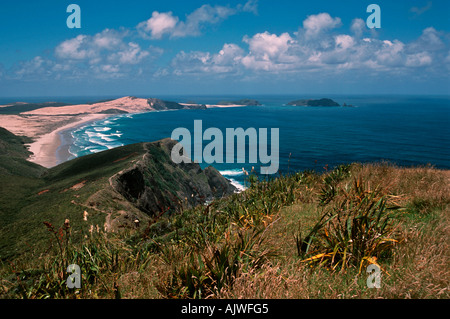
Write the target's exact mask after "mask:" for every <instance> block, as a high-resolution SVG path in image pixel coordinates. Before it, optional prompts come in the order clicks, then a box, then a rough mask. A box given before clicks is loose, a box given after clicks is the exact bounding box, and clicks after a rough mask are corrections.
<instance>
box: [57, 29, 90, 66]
mask: <svg viewBox="0 0 450 319" xmlns="http://www.w3.org/2000/svg"><path fill="white" fill-rule="evenodd" d="M87 38H88V37H87V36H86V35H81V34H80V35H78V36H77V37H75V38H73V39H69V40H66V41H64V42H62V43H61V44H59V45H58V46H57V47H56V49H55V54H56V56H57V57H58V58H61V59H74V60H83V59H86V58H87V57H89V56H92V55H93V52H92V51H90V50H87V49H83V48H82V47H83V44H84V43H85V41H86V39H87Z"/></svg>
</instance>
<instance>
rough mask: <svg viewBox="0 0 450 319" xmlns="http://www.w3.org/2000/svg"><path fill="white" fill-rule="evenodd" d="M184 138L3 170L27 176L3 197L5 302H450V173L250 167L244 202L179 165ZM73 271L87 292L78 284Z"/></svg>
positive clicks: (0, 289)
mask: <svg viewBox="0 0 450 319" xmlns="http://www.w3.org/2000/svg"><path fill="white" fill-rule="evenodd" d="M6 140H7V142H5V143H4V145H6V146H4V148H3V149H7V150H9V151H8V152H11V153H10V154H16V155H17V156H19V157H18V158H20V154H22V155H23V154H25V153H23V148H20V147H19V144H20V143H21V142H20V139H19V140H17V139H16V138H15V137H13V136H10V135H8V134H6ZM18 143H19V144H18ZM173 143H174V141H171V140H169V139H165V140H162V141H158V142H154V143H141V144H134V145H129V146H124V147H121V148H117V149H113V150H110V151H106V152H102V153H98V154H93V155H89V156H85V157H82V158H78V159H75V160H73V161H69V162H67V163H64V164H62V165H59V166H57V167H55V168H52V169H50V170H45V169H42V170H41V175H39V176H37V175H35V176H31V177H25V176H18V175H13V173H8V175H5V174H2V179H3V178H5V177H6V176H15V177H17V178H11V179H8V180H7V181H8V184H7V185H6V184H5V183H2V188H1V189H0V190H1V192H2V197H1V198H2V202H1V203H0V205H1V206H0V207H1V209H2V214H1V216H0V217H1V219H2V220H1V225H2V226H1V229H0V239H1V241H0V244H1V246H0V251H1V254H2V255H1V262H0V280H1V281H0V298H87V299H91V298H92V299H95V298H244V299H245V298H247V299H255V298H257V299H259V298H263V299H264V298H271V299H273V298H302V299H304V298H334V299H341V298H349V299H352V298H370V299H373V298H389V299H394V298H446V299H448V298H449V297H450V292H449V289H448V287H449V284H450V282H449V276H448V272H449V269H450V260H449V256H448V251H449V244H448V238H449V235H450V233H449V232H450V230H449V227H448V224H449V221H450V219H449V218H450V196H449V194H450V183H449V180H450V173H449V171H442V170H437V169H434V168H432V167H416V168H401V167H396V166H393V165H390V164H388V163H375V164H364V165H362V164H358V163H354V164H349V165H341V166H338V167H336V168H334V169H332V170H329V171H326V172H324V173H320V174H319V173H316V172H313V171H304V172H296V173H292V174H290V175H288V176H279V177H277V178H274V179H269V180H267V179H261V178H260V177H258V176H257V175H255V174H254V172H251V173H250V175H249V177H248V181H247V184H248V186H249V188H248V189H247V190H246V191H244V192H241V193H239V194H235V193H233V191H232V189H227V188H226V186H227V185H228V184H227V183H226V181H225V180H220V178H219V175H217V174H218V173H217V172H216V171H215V170H214V169H212V168H211V169H205V170H201V169H200V168H199V167H198V166H196V165H195V164H192V165H191V164H186V165H175V164H174V163H173V162H171V161H170V160H168V158H169V150H170V149H171V147H172V146H173ZM17 152H18V153H17ZM32 171H33V170H32ZM19 177H20V178H19ZM155 194H156V195H157V196H156V195H155ZM154 196H156V198H155V197H154ZM213 197H215V198H216V199H215V200H211V198H213ZM85 212H86V213H87V215H86V214H85ZM83 217H86V218H85V219H84V218H83ZM137 220H138V221H139V222H138V223H136V222H135V221H137ZM44 222H45V223H44ZM104 227H106V229H105V228H104ZM68 264H77V265H79V266H80V268H81V271H82V288H81V289H69V288H67V286H66V278H67V276H68V274H67V273H66V269H67V265H68ZM369 265H376V266H377V267H379V269H380V273H381V284H380V288H379V289H371V288H370V287H368V284H367V282H368V281H367V279H368V274H367V272H366V270H367V267H368V266H369Z"/></svg>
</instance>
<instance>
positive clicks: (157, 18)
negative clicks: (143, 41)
mask: <svg viewBox="0 0 450 319" xmlns="http://www.w3.org/2000/svg"><path fill="white" fill-rule="evenodd" d="M177 23H178V17H174V16H173V15H172V12H163V13H159V12H158V11H154V12H153V13H152V17H151V18H150V19H148V20H147V21H143V22H141V23H139V24H138V25H137V27H136V28H137V30H138V32H139V34H140V35H141V36H142V37H144V38H151V39H161V38H162V37H163V35H165V34H170V33H172V32H173V31H174V30H175V27H176V26H177ZM148 34H150V35H148Z"/></svg>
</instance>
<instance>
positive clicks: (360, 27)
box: [350, 18, 366, 37]
mask: <svg viewBox="0 0 450 319" xmlns="http://www.w3.org/2000/svg"><path fill="white" fill-rule="evenodd" d="M350 30H351V31H352V33H353V34H354V35H355V36H356V37H361V36H362V34H363V33H364V31H365V30H366V22H364V20H363V19H360V18H356V19H353V21H352V25H351V27H350Z"/></svg>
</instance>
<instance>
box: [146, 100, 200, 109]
mask: <svg viewBox="0 0 450 319" xmlns="http://www.w3.org/2000/svg"><path fill="white" fill-rule="evenodd" d="M147 101H148V105H149V106H150V107H151V108H152V109H154V110H157V111H167V110H181V109H206V106H204V105H197V104H189V105H181V104H179V103H177V102H170V101H163V100H160V99H155V98H150V99H148V100H147Z"/></svg>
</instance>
